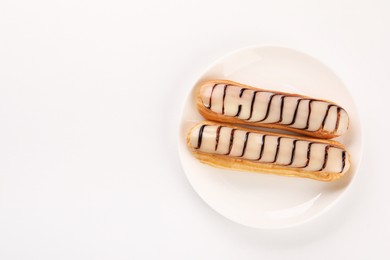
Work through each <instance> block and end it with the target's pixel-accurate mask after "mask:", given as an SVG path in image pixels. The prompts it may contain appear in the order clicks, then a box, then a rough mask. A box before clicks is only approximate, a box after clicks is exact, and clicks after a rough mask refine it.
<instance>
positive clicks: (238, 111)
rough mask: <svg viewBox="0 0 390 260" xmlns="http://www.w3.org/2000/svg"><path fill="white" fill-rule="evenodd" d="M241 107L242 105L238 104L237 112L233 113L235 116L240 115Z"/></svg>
mask: <svg viewBox="0 0 390 260" xmlns="http://www.w3.org/2000/svg"><path fill="white" fill-rule="evenodd" d="M241 107H242V105H239V106H238V110H237V114H236V115H235V117H238V116H240V114H241Z"/></svg>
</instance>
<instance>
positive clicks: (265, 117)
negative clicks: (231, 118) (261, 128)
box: [251, 94, 276, 122]
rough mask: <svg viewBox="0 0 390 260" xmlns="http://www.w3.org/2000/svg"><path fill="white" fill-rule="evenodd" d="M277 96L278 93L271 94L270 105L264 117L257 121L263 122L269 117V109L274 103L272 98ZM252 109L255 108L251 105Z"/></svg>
mask: <svg viewBox="0 0 390 260" xmlns="http://www.w3.org/2000/svg"><path fill="white" fill-rule="evenodd" d="M275 96H276V94H272V95H271V96H269V99H268V105H267V111H266V112H265V115H264V117H263V119H261V120H259V121H256V122H263V121H264V120H266V119H267V117H268V115H269V109H270V107H271V104H272V100H273V98H274V97H275ZM251 109H253V107H251ZM251 114H252V111H251Z"/></svg>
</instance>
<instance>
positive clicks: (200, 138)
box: [195, 125, 206, 149]
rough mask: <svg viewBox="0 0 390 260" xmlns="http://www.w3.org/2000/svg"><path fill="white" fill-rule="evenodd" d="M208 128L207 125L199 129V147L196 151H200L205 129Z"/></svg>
mask: <svg viewBox="0 0 390 260" xmlns="http://www.w3.org/2000/svg"><path fill="white" fill-rule="evenodd" d="M205 127H206V125H202V126H201V127H200V129H199V135H198V147H196V148H195V149H199V148H200V146H201V145H202V137H203V129H204V128H205Z"/></svg>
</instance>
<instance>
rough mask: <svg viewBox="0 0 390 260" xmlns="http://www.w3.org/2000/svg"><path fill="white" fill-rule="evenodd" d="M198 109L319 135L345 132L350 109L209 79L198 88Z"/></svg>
mask: <svg viewBox="0 0 390 260" xmlns="http://www.w3.org/2000/svg"><path fill="white" fill-rule="evenodd" d="M196 98H197V107H198V110H199V112H200V113H201V114H202V115H203V116H204V117H205V118H206V119H208V120H213V121H219V122H225V123H237V124H245V125H251V126H260V127H268V128H279V129H283V130H289V131H293V132H297V133H301V134H304V135H310V136H313V137H317V138H333V137H337V136H340V135H342V134H344V133H345V132H346V131H347V129H348V125H349V117H348V114H347V112H346V111H345V110H344V109H343V108H342V107H340V106H339V105H337V104H335V103H333V102H331V101H326V100H321V99H314V98H310V97H306V96H301V95H297V94H289V93H283V92H277V91H271V90H264V89H258V88H254V87H250V86H246V85H243V84H240V83H236V82H233V81H227V80H210V81H206V82H204V83H202V84H200V85H199V86H198V87H197V90H196Z"/></svg>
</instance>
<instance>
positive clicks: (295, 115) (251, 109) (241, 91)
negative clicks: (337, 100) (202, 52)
mask: <svg viewBox="0 0 390 260" xmlns="http://www.w3.org/2000/svg"><path fill="white" fill-rule="evenodd" d="M219 85H221V84H214V85H213V87H212V90H211V93H210V97H209V105H208V106H206V107H207V108H208V109H211V108H212V103H213V93H214V90H215V88H216V87H217V86H219ZM229 86H234V85H230V84H225V85H224V86H223V87H224V89H223V94H222V95H223V96H222V112H221V113H222V115H225V99H226V95H227V92H228V91H229V90H230V88H228V87H229ZM221 87H222V86H221ZM234 87H236V88H239V98H242V97H243V94H244V92H245V91H246V90H251V91H252V92H253V93H252V100H251V101H250V107H249V116H248V118H246V119H242V118H240V119H242V120H244V121H250V120H251V119H252V117H253V113H254V109H255V105H256V99H257V98H258V97H257V94H258V93H263V91H261V90H252V89H248V88H242V87H239V86H234ZM264 93H270V94H271V95H270V96H269V98H268V103H267V106H266V107H267V108H266V111H265V113H264V117H263V118H262V119H261V120H258V121H252V122H253V123H255V122H258V123H260V122H263V121H266V120H267V119H268V117H269V115H270V114H271V106H272V102H274V97H275V96H281V97H280V102H279V103H280V112H279V119H277V121H275V122H274V123H277V124H283V125H286V126H289V127H293V128H296V129H301V130H307V131H309V130H308V129H309V127H310V119H311V118H312V117H314V116H316V117H317V115H314V114H313V113H312V112H313V106H312V105H313V102H324V101H321V100H316V99H310V98H305V97H302V98H298V99H297V101H296V106H295V109H294V113H293V117H292V119H291V122H290V123H286V124H285V123H282V122H283V117H284V116H283V113H284V107H285V98H286V97H295V96H293V95H284V94H277V93H273V92H264ZM305 100H308V101H309V102H308V114H307V118H306V124H305V126H304V127H302V128H299V127H294V126H293V125H294V124H295V123H296V121H297V119H298V118H299V117H300V114H302V113H303V112H300V108H301V102H302V101H305ZM247 105H249V104H246V103H244V104H243V103H241V104H240V103H239V104H237V113H236V114H235V115H231V116H232V117H238V118H239V117H240V115H241V112H242V110H243V109H246V108H247V107H246V106H247ZM334 106H335V107H337V120H336V123H335V128H334V130H333V131H332V132H333V133H335V132H337V130H338V128H339V126H340V117H341V110H342V108H341V107H339V106H337V105H335V104H328V107H327V109H326V112H324V113H325V115H324V117H323V119H322V122H321V125H320V127H319V128H318V129H317V130H310V131H312V132H316V131H319V130H323V129H324V127H325V124H326V122H327V119H328V116H329V113H330V112H329V111H330V110H331V109H332V107H334Z"/></svg>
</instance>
